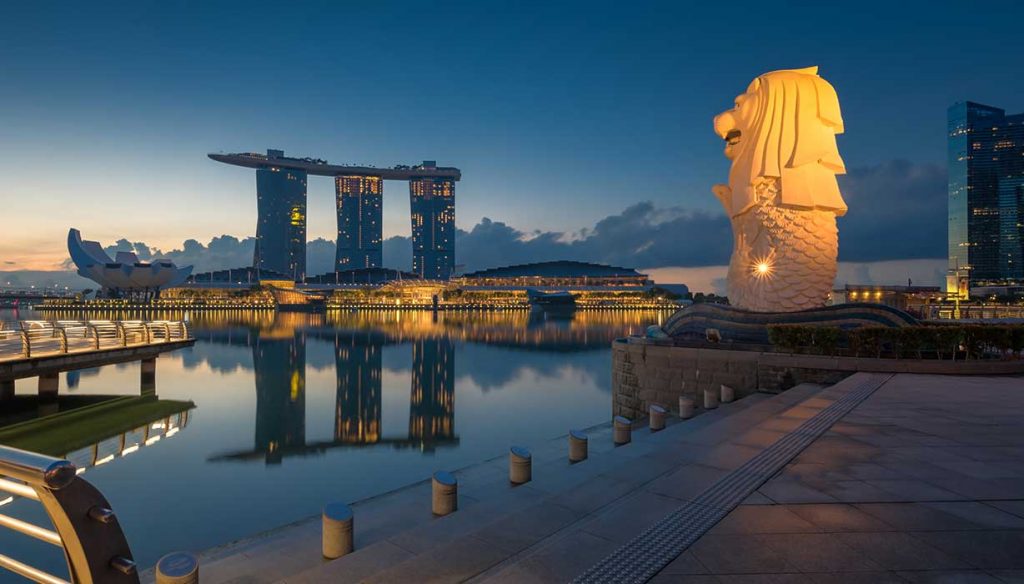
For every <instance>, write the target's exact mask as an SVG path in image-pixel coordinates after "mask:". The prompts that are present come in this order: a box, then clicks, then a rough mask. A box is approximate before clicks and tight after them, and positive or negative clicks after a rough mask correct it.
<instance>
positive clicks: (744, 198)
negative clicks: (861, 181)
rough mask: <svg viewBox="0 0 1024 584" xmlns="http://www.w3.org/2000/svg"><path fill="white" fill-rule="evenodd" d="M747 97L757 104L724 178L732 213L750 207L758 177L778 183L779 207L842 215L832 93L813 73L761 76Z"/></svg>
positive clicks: (839, 125) (841, 168) (839, 126)
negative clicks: (777, 179)
mask: <svg viewBox="0 0 1024 584" xmlns="http://www.w3.org/2000/svg"><path fill="white" fill-rule="evenodd" d="M747 94H748V95H749V96H752V97H753V98H754V99H756V100H757V101H756V106H755V111H756V114H755V118H754V120H753V122H752V123H751V127H749V128H744V129H743V135H742V142H741V144H740V152H739V154H738V156H737V157H736V159H735V160H734V161H733V165H732V169H731V171H730V173H729V184H730V186H731V187H732V192H733V201H732V209H733V213H734V214H739V213H742V212H743V211H745V210H747V209H749V208H750V207H751V206H752V205H753V204H754V201H755V197H754V188H753V185H754V182H755V181H756V180H757V179H759V178H762V177H775V178H779V179H781V185H780V186H781V193H782V194H781V197H782V200H781V204H784V205H789V206H794V207H801V208H808V209H823V210H830V211H834V212H835V213H836V214H837V215H843V214H844V213H846V203H845V202H843V197H842V195H841V194H840V193H839V186H838V184H837V183H836V178H835V175H837V174H845V173H846V167H845V165H844V164H843V159H842V158H840V156H839V149H838V147H837V146H836V134H842V133H843V118H842V115H841V114H840V112H839V98H838V97H837V96H836V90H835V89H833V87H832V86H831V85H830V84H829V83H828V82H827V81H825V80H824V79H822V78H821V77H819V76H818V68H817V67H809V68H807V69H787V70H782V71H772V72H771V73H765V74H764V75H761V76H760V77H758V78H756V79H754V81H753V82H752V83H751V84H750V87H748V88H747Z"/></svg>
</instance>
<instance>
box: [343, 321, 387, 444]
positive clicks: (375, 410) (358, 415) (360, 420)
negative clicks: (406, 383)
mask: <svg viewBox="0 0 1024 584" xmlns="http://www.w3.org/2000/svg"><path fill="white" fill-rule="evenodd" d="M382 345H383V338H382V337H381V336H380V335H379V334H377V333H376V332H356V333H341V332H339V333H338V334H337V335H336V336H335V337H334V352H335V367H336V368H337V374H338V390H337V393H336V394H335V405H334V439H335V440H337V441H339V442H343V443H350V444H374V443H376V442H378V441H379V440H380V415H381V414H380V412H381V385H380V375H381V347H382Z"/></svg>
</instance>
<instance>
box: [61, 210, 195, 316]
mask: <svg viewBox="0 0 1024 584" xmlns="http://www.w3.org/2000/svg"><path fill="white" fill-rule="evenodd" d="M68 253H69V254H71V261H73V262H74V263H75V267H77V268H78V274H79V275H80V276H83V277H86V278H89V279H90V280H92V281H94V282H96V283H97V284H99V285H100V286H101V287H102V288H103V290H102V296H105V297H107V298H133V299H149V298H156V297H158V296H159V295H160V290H162V289H164V288H167V287H169V286H176V285H178V284H181V283H182V282H184V281H185V278H187V277H188V275H189V274H191V273H192V266H186V267H184V268H179V267H177V266H176V265H174V263H173V262H171V261H170V260H166V259H154V260H153V261H151V262H143V261H141V260H139V257H138V256H137V255H135V254H134V253H133V252H125V251H119V252H117V254H116V255H115V257H114V258H113V259H111V257H110V256H109V255H107V252H105V251H103V246H101V245H100V244H99V243H98V242H96V241H84V240H83V239H82V234H81V233H80V232H79V231H78V230H77V229H74V228H72V229H70V230H69V231H68Z"/></svg>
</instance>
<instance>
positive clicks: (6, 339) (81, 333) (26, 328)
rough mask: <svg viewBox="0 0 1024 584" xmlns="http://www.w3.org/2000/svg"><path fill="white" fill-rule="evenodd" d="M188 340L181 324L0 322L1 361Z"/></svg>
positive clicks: (147, 322) (157, 322) (163, 322)
mask: <svg viewBox="0 0 1024 584" xmlns="http://www.w3.org/2000/svg"><path fill="white" fill-rule="evenodd" d="M188 339H189V330H188V325H187V324H186V323H184V322H182V321H168V320H157V321H139V320H132V321H123V320H89V321H73V320H65V321H45V320H33V321H19V322H12V323H8V322H0V362H3V361H10V360H18V359H31V358H33V357H43V356H53V355H68V354H72V353H83V352H88V351H98V350H102V349H110V348H115V347H122V348H123V347H138V346H146V345H157V344H162V343H168V342H173V341H185V340H188Z"/></svg>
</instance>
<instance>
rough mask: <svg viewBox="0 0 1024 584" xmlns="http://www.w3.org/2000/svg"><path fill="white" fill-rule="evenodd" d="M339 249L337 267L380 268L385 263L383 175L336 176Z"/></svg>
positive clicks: (341, 268)
mask: <svg viewBox="0 0 1024 584" xmlns="http://www.w3.org/2000/svg"><path fill="white" fill-rule="evenodd" d="M334 187H335V193H336V195H337V204H338V247H337V252H336V255H335V268H336V269H338V270H352V269H357V268H379V267H381V264H382V263H383V258H382V256H381V241H382V240H383V233H384V232H383V217H382V213H383V204H382V195H383V192H384V189H383V187H384V180H383V179H381V177H379V176H336V177H334Z"/></svg>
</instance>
